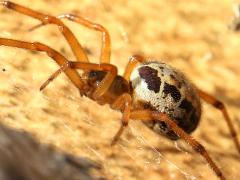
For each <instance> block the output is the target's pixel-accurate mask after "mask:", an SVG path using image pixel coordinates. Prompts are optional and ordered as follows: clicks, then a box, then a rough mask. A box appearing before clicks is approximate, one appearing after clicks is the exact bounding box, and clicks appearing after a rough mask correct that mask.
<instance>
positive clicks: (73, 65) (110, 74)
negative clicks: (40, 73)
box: [41, 61, 117, 99]
mask: <svg viewBox="0 0 240 180" xmlns="http://www.w3.org/2000/svg"><path fill="white" fill-rule="evenodd" d="M69 69H82V70H84V71H89V70H96V71H106V72H107V74H106V76H105V77H104V79H103V80H102V81H101V83H100V84H99V85H98V87H97V88H96V90H95V92H94V93H93V99H98V98H99V97H100V96H102V95H103V94H104V93H105V92H106V91H107V90H108V88H109V87H110V86H111V84H112V82H113V80H114V79H115V77H116V76H117V68H116V66H114V65H111V64H105V63H103V64H94V63H85V62H73V61H68V62H67V63H65V64H64V65H62V67H61V68H60V69H58V70H57V71H56V72H55V73H54V74H53V75H52V76H50V78H49V79H48V80H47V81H46V82H45V83H44V84H43V85H42V86H41V90H42V89H43V88H45V87H46V86H47V85H48V84H49V83H50V82H51V81H52V80H54V79H55V78H56V77H57V76H58V75H59V74H60V73H61V72H65V71H67V70H69Z"/></svg>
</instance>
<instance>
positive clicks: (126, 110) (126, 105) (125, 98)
mask: <svg viewBox="0 0 240 180" xmlns="http://www.w3.org/2000/svg"><path fill="white" fill-rule="evenodd" d="M131 107H132V97H131V95H130V94H128V93H124V94H122V95H121V96H119V97H118V98H117V99H116V100H115V102H114V103H113V104H112V105H111V108H113V109H116V110H121V111H122V113H123V115H122V125H121V127H120V128H119V130H118V132H117V133H116V135H115V136H114V138H113V140H112V143H111V145H112V146H113V145H115V144H116V142H117V141H118V140H119V137H120V136H121V134H122V133H123V130H124V128H125V127H127V125H128V121H129V118H130V110H131Z"/></svg>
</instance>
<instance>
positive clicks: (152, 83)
mask: <svg viewBox="0 0 240 180" xmlns="http://www.w3.org/2000/svg"><path fill="white" fill-rule="evenodd" d="M0 4H1V5H3V6H5V7H6V8H9V9H12V10H14V11H17V12H19V13H22V14H25V15H27V16H30V17H32V18H35V19H38V20H40V21H41V24H39V25H37V26H35V27H33V28H32V29H31V30H33V29H36V28H38V27H40V26H43V25H47V24H55V25H57V26H58V27H59V29H60V32H61V33H62V35H63V36H64V37H65V39H66V40H67V42H68V44H69V46H70V47H71V49H72V51H73V53H74V55H75V56H76V59H77V61H69V60H67V59H66V58H65V57H64V56H63V55H61V54H60V53H59V52H57V51H56V50H54V49H52V48H50V47H48V46H47V45H44V44H42V43H39V42H25V41H20V40H13V39H6V38H0V45H4V46H11V47H17V48H23V49H28V50H33V51H41V52H45V53H47V55H48V56H49V57H51V58H52V59H53V60H54V61H55V62H56V63H57V64H58V65H59V66H60V68H59V69H58V70H57V71H56V72H55V73H53V74H52V75H51V76H50V77H49V79H48V80H47V81H46V82H44V83H43V85H42V86H41V87H40V90H43V89H44V88H45V87H46V86H47V85H48V84H49V83H50V82H51V81H53V80H54V79H55V78H56V77H57V76H58V75H59V74H60V73H62V72H64V73H65V74H66V75H67V77H68V78H69V79H70V80H71V82H72V83H73V84H74V85H75V86H76V87H77V88H78V89H79V91H80V95H81V96H87V97H88V98H90V99H92V100H94V101H96V102H98V103H99V104H101V105H103V104H109V105H110V107H111V108H112V109H114V110H118V111H121V112H122V119H121V122H122V123H121V126H120V128H119V130H118V131H117V133H116V135H115V136H114V138H113V141H112V145H114V144H116V142H117V141H118V139H119V138H120V136H121V134H122V133H123V131H124V129H125V128H126V127H127V125H128V122H129V120H130V119H132V120H141V121H143V122H144V124H145V125H147V126H148V127H149V128H151V129H152V130H153V131H155V132H156V133H158V134H161V135H163V136H166V137H167V138H169V139H171V140H177V139H179V138H182V139H184V140H185V141H186V142H187V143H188V144H189V145H190V146H192V148H193V150H194V151H196V152H197V153H199V154H200V155H201V156H202V157H203V158H205V160H206V161H207V163H208V164H209V165H210V167H211V168H212V170H213V171H214V172H215V174H216V176H218V178H219V179H221V180H225V179H226V178H225V177H224V175H223V174H222V172H221V170H220V169H219V167H218V166H217V165H216V164H215V162H214V161H213V160H212V158H211V157H210V156H209V154H208V152H207V151H206V149H205V148H204V147H203V146H202V145H201V144H200V143H199V142H198V141H197V140H195V139H194V138H192V137H191V136H190V135H189V134H190V133H191V132H192V131H193V130H195V129H196V127H197V125H198V123H199V121H200V116H201V103H200V98H201V99H203V100H204V101H206V102H207V103H210V104H211V105H213V106H214V107H215V108H217V109H219V110H220V111H221V112H222V114H223V116H224V120H225V121H226V123H227V126H228V128H229V130H230V133H231V136H232V139H233V141H234V143H235V146H236V148H237V151H238V153H240V144H239V140H238V138H237V133H236V131H235V129H234V126H233V123H232V122H231V120H230V117H229V115H228V113H227V110H226V108H225V106H224V104H223V103H222V102H221V101H219V100H217V99H216V98H215V97H214V96H211V95H209V94H208V93H206V92H204V91H202V90H200V89H199V88H197V87H196V86H195V85H193V84H192V83H191V82H189V81H188V80H187V78H186V77H185V76H184V75H183V74H182V73H181V72H179V71H178V70H176V69H174V68H172V67H171V66H169V65H166V64H164V63H161V62H159V61H146V60H145V58H144V57H142V56H140V55H134V56H132V57H131V58H130V60H129V62H128V64H127V67H126V69H125V72H124V75H123V76H120V75H118V69H117V67H116V66H114V65H112V64H110V54H111V48H110V46H111V45H110V36H109V33H108V31H107V30H106V29H105V28H104V27H103V26H102V25H100V24H96V23H93V22H91V21H89V20H86V19H84V18H82V17H79V16H75V15H72V14H63V15H60V16H57V17H54V16H50V15H45V14H42V13H40V12H37V11H34V10H32V9H29V8H27V7H24V6H21V5H18V4H15V3H13V2H10V1H2V2H0ZM63 18H66V19H68V20H71V21H74V22H76V23H79V24H81V25H83V26H85V27H87V28H89V29H92V30H96V31H100V32H101V33H102V48H101V56H100V63H99V64H94V63H90V62H89V60H88V57H87V55H86V53H85V51H84V50H83V48H82V46H81V45H80V43H79V42H78V41H77V39H76V38H75V36H74V35H73V33H72V32H71V31H70V29H69V28H68V27H67V26H65V25H64V23H63V22H62V21H61V19H63ZM77 69H80V70H82V71H83V73H82V74H81V75H80V74H79V73H78V72H77Z"/></svg>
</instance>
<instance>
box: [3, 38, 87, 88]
mask: <svg viewBox="0 0 240 180" xmlns="http://www.w3.org/2000/svg"><path fill="white" fill-rule="evenodd" d="M1 45H4V46H11V47H17V48H22V49H29V50H33V51H42V52H45V53H47V55H48V56H49V57H51V58H52V59H53V60H54V61H55V62H56V63H57V64H58V65H59V66H64V65H65V64H66V63H67V62H68V60H67V59H66V58H65V57H64V56H63V55H61V54H60V53H59V52H57V51H55V50H54V49H52V48H50V47H48V46H47V45H44V44H42V43H39V42H33V43H30V42H25V41H19V40H13V39H5V38H0V46H1ZM65 74H66V75H67V76H68V77H69V79H70V80H71V81H72V82H73V84H74V85H75V86H76V87H77V88H78V89H79V90H80V91H81V89H82V88H83V82H82V80H81V78H80V76H79V74H78V73H77V71H76V70H74V69H67V70H66V71H65Z"/></svg>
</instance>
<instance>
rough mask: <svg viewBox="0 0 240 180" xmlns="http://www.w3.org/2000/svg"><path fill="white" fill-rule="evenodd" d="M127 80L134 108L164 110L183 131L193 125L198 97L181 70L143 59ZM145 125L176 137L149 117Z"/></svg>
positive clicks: (161, 124) (193, 127) (197, 107)
mask: <svg viewBox="0 0 240 180" xmlns="http://www.w3.org/2000/svg"><path fill="white" fill-rule="evenodd" d="M130 82H131V87H132V89H133V100H134V102H133V106H134V108H136V109H152V110H156V111H159V112H163V113H166V114H168V115H169V117H171V118H172V119H174V120H175V121H176V123H177V124H178V126H180V127H181V128H182V129H183V130H185V132H187V133H191V132H192V131H193V130H194V129H195V128H196V127H197V125H198V122H199V120H200V116H201V104H200V100H199V98H198V96H197V94H196V90H195V88H194V86H193V85H192V84H191V83H190V82H189V81H188V80H187V79H186V77H185V76H184V75H183V74H182V73H181V72H179V71H177V70H175V69H174V68H172V67H171V66H169V65H166V64H164V63H160V62H147V63H144V64H141V65H139V66H137V67H136V68H135V69H134V70H133V72H132V74H131V77H130ZM145 124H146V125H147V126H148V127H150V128H152V129H153V130H154V131H155V132H157V133H160V134H163V135H165V136H167V137H168V138H170V139H174V140H175V139H178V136H177V135H176V134H175V133H174V132H172V131H171V130H170V129H169V128H168V127H167V125H166V124H165V123H164V122H160V121H156V120H153V121H151V122H146V123H145Z"/></svg>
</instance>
